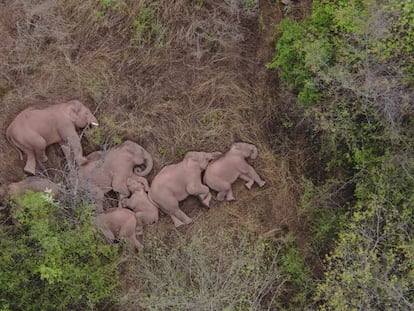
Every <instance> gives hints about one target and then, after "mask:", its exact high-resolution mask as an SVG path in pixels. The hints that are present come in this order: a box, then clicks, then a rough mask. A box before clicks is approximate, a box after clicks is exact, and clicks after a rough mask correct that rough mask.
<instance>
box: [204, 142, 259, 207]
mask: <svg viewBox="0 0 414 311" xmlns="http://www.w3.org/2000/svg"><path fill="white" fill-rule="evenodd" d="M257 155H258V151H257V148H256V146H255V145H253V144H249V143H244V142H237V143H234V144H233V145H232V146H231V147H230V150H229V151H227V152H226V153H225V154H224V155H223V156H222V157H220V158H219V159H217V160H215V161H213V162H211V163H210V164H209V165H208V167H207V168H206V172H205V173H204V183H205V184H206V185H207V186H208V187H209V188H210V189H213V190H215V191H217V192H218V193H217V200H219V201H223V200H224V199H226V200H227V201H233V200H234V196H233V191H232V189H231V185H232V184H233V183H234V182H235V181H236V180H237V178H241V179H243V180H244V181H246V187H247V189H250V188H251V187H252V186H253V183H255V182H256V183H257V184H258V185H259V187H263V186H264V185H265V183H266V182H265V181H263V180H262V179H261V178H260V177H259V175H258V174H257V173H256V171H255V169H254V168H253V167H251V166H250V165H249V163H247V161H246V159H247V158H250V159H256V158H257Z"/></svg>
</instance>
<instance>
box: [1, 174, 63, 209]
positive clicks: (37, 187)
mask: <svg viewBox="0 0 414 311" xmlns="http://www.w3.org/2000/svg"><path fill="white" fill-rule="evenodd" d="M28 190H29V191H33V192H45V191H50V194H51V196H52V197H53V198H55V199H56V198H57V197H58V195H59V193H60V191H59V186H58V185H57V184H55V183H54V182H52V181H51V180H49V179H47V178H43V177H38V176H29V177H27V178H26V179H23V180H21V181H18V182H12V183H10V184H8V185H7V187H4V186H3V187H2V189H1V190H0V196H1V197H2V198H3V200H5V201H7V200H9V199H10V198H11V197H12V196H15V195H17V196H20V195H23V194H24V193H25V192H26V191H28ZM4 208H6V206H0V210H2V209H4Z"/></svg>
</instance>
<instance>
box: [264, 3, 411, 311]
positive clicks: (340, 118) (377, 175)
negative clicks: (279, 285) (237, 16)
mask: <svg viewBox="0 0 414 311" xmlns="http://www.w3.org/2000/svg"><path fill="white" fill-rule="evenodd" d="M413 12H414V5H413V4H412V1H408V0H407V1H397V0H391V1H387V2H386V3H383V2H378V1H371V0H352V1H345V0H336V1H328V0H319V1H313V10H312V14H311V16H309V17H308V18H306V19H305V20H304V21H302V22H296V21H292V20H286V21H284V22H283V23H282V24H281V27H280V30H281V36H280V38H279V40H278V41H277V43H276V53H275V57H274V60H273V62H272V63H271V64H270V65H269V67H271V68H278V70H279V72H280V77H281V79H282V81H284V82H285V83H286V85H287V86H288V87H290V88H293V89H294V90H295V91H296V92H297V93H298V104H300V105H302V106H303V107H304V108H305V110H306V113H307V114H308V115H310V116H311V117H312V119H313V121H314V126H315V131H316V132H317V133H318V134H319V137H320V138H321V140H320V141H321V146H320V150H321V154H320V158H322V159H326V163H325V164H326V170H327V171H328V172H330V174H326V176H328V177H329V179H325V180H315V182H314V183H308V184H307V186H306V187H305V189H306V192H305V194H304V197H303V201H302V210H301V212H302V213H303V214H304V215H305V216H306V217H307V219H308V225H309V227H310V231H311V233H312V235H311V239H310V242H311V243H312V246H313V247H315V246H318V245H321V247H320V249H321V250H322V251H318V252H316V253H317V256H318V257H321V256H322V257H324V256H326V261H325V269H326V272H325V274H324V275H323V280H321V281H320V285H319V286H318V287H317V289H316V291H315V296H314V302H315V303H316V304H317V305H318V306H319V308H320V309H321V310H354V309H355V310H357V309H359V310H408V309H412V308H413V304H414V301H413V297H414V296H413V292H412V288H413V287H414V275H413V255H412V254H413V252H412V250H413V249H414V244H413V239H412V237H413V229H412V224H413V223H414V219H413V212H412V206H413V205H414V197H413V194H412V193H413V191H412V189H413V186H414V184H413V178H412V176H413V175H414V163H413V161H412V148H413V146H414V131H413V127H412V123H411V122H412V120H413V117H414V116H413V114H414V110H413V109H412V98H414V92H413V88H412V86H413V84H412V77H409V76H408V75H410V72H412V68H414V57H413V53H412V49H413V45H412V42H413V40H412V39H413V36H414V23H412V21H413V18H414V15H413ZM409 42H410V43H409ZM338 175H340V177H339V176H338ZM342 180H344V181H346V182H343V181H342ZM341 184H342V185H341ZM344 188H346V189H347V192H349V193H348V194H347V195H346V196H343V198H342V199H340V200H337V198H338V193H340V189H342V190H341V191H343V190H344ZM324 243H325V247H323V244H324ZM291 257H292V256H291ZM292 258H295V256H293V257H292ZM292 258H290V259H289V260H292ZM292 267H294V265H292ZM300 275H301V274H299V276H300ZM308 281H309V280H307V279H306V277H297V278H296V282H297V285H300V283H303V284H305V283H306V282H308ZM309 303H310V302H309Z"/></svg>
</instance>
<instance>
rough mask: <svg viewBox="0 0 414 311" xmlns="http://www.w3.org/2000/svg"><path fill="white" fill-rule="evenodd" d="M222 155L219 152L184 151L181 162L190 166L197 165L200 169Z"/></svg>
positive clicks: (203, 168)
mask: <svg viewBox="0 0 414 311" xmlns="http://www.w3.org/2000/svg"><path fill="white" fill-rule="evenodd" d="M221 155H222V153H221V152H199V151H189V152H187V153H186V155H185V157H184V160H183V162H184V163H186V165H187V166H190V167H194V166H195V167H199V168H200V169H201V170H202V171H203V170H205V169H206V167H207V165H208V164H209V163H210V162H211V161H212V160H215V159H217V158H218V157H220V156H221Z"/></svg>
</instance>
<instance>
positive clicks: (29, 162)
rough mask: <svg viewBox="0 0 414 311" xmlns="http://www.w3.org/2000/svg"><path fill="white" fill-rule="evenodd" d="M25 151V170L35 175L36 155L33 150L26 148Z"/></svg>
mask: <svg viewBox="0 0 414 311" xmlns="http://www.w3.org/2000/svg"><path fill="white" fill-rule="evenodd" d="M23 152H24V153H25V154H26V156H27V159H26V165H25V166H24V169H23V170H24V171H25V172H26V173H28V174H30V175H35V173H36V156H35V153H34V152H33V150H30V149H24V150H23Z"/></svg>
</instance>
